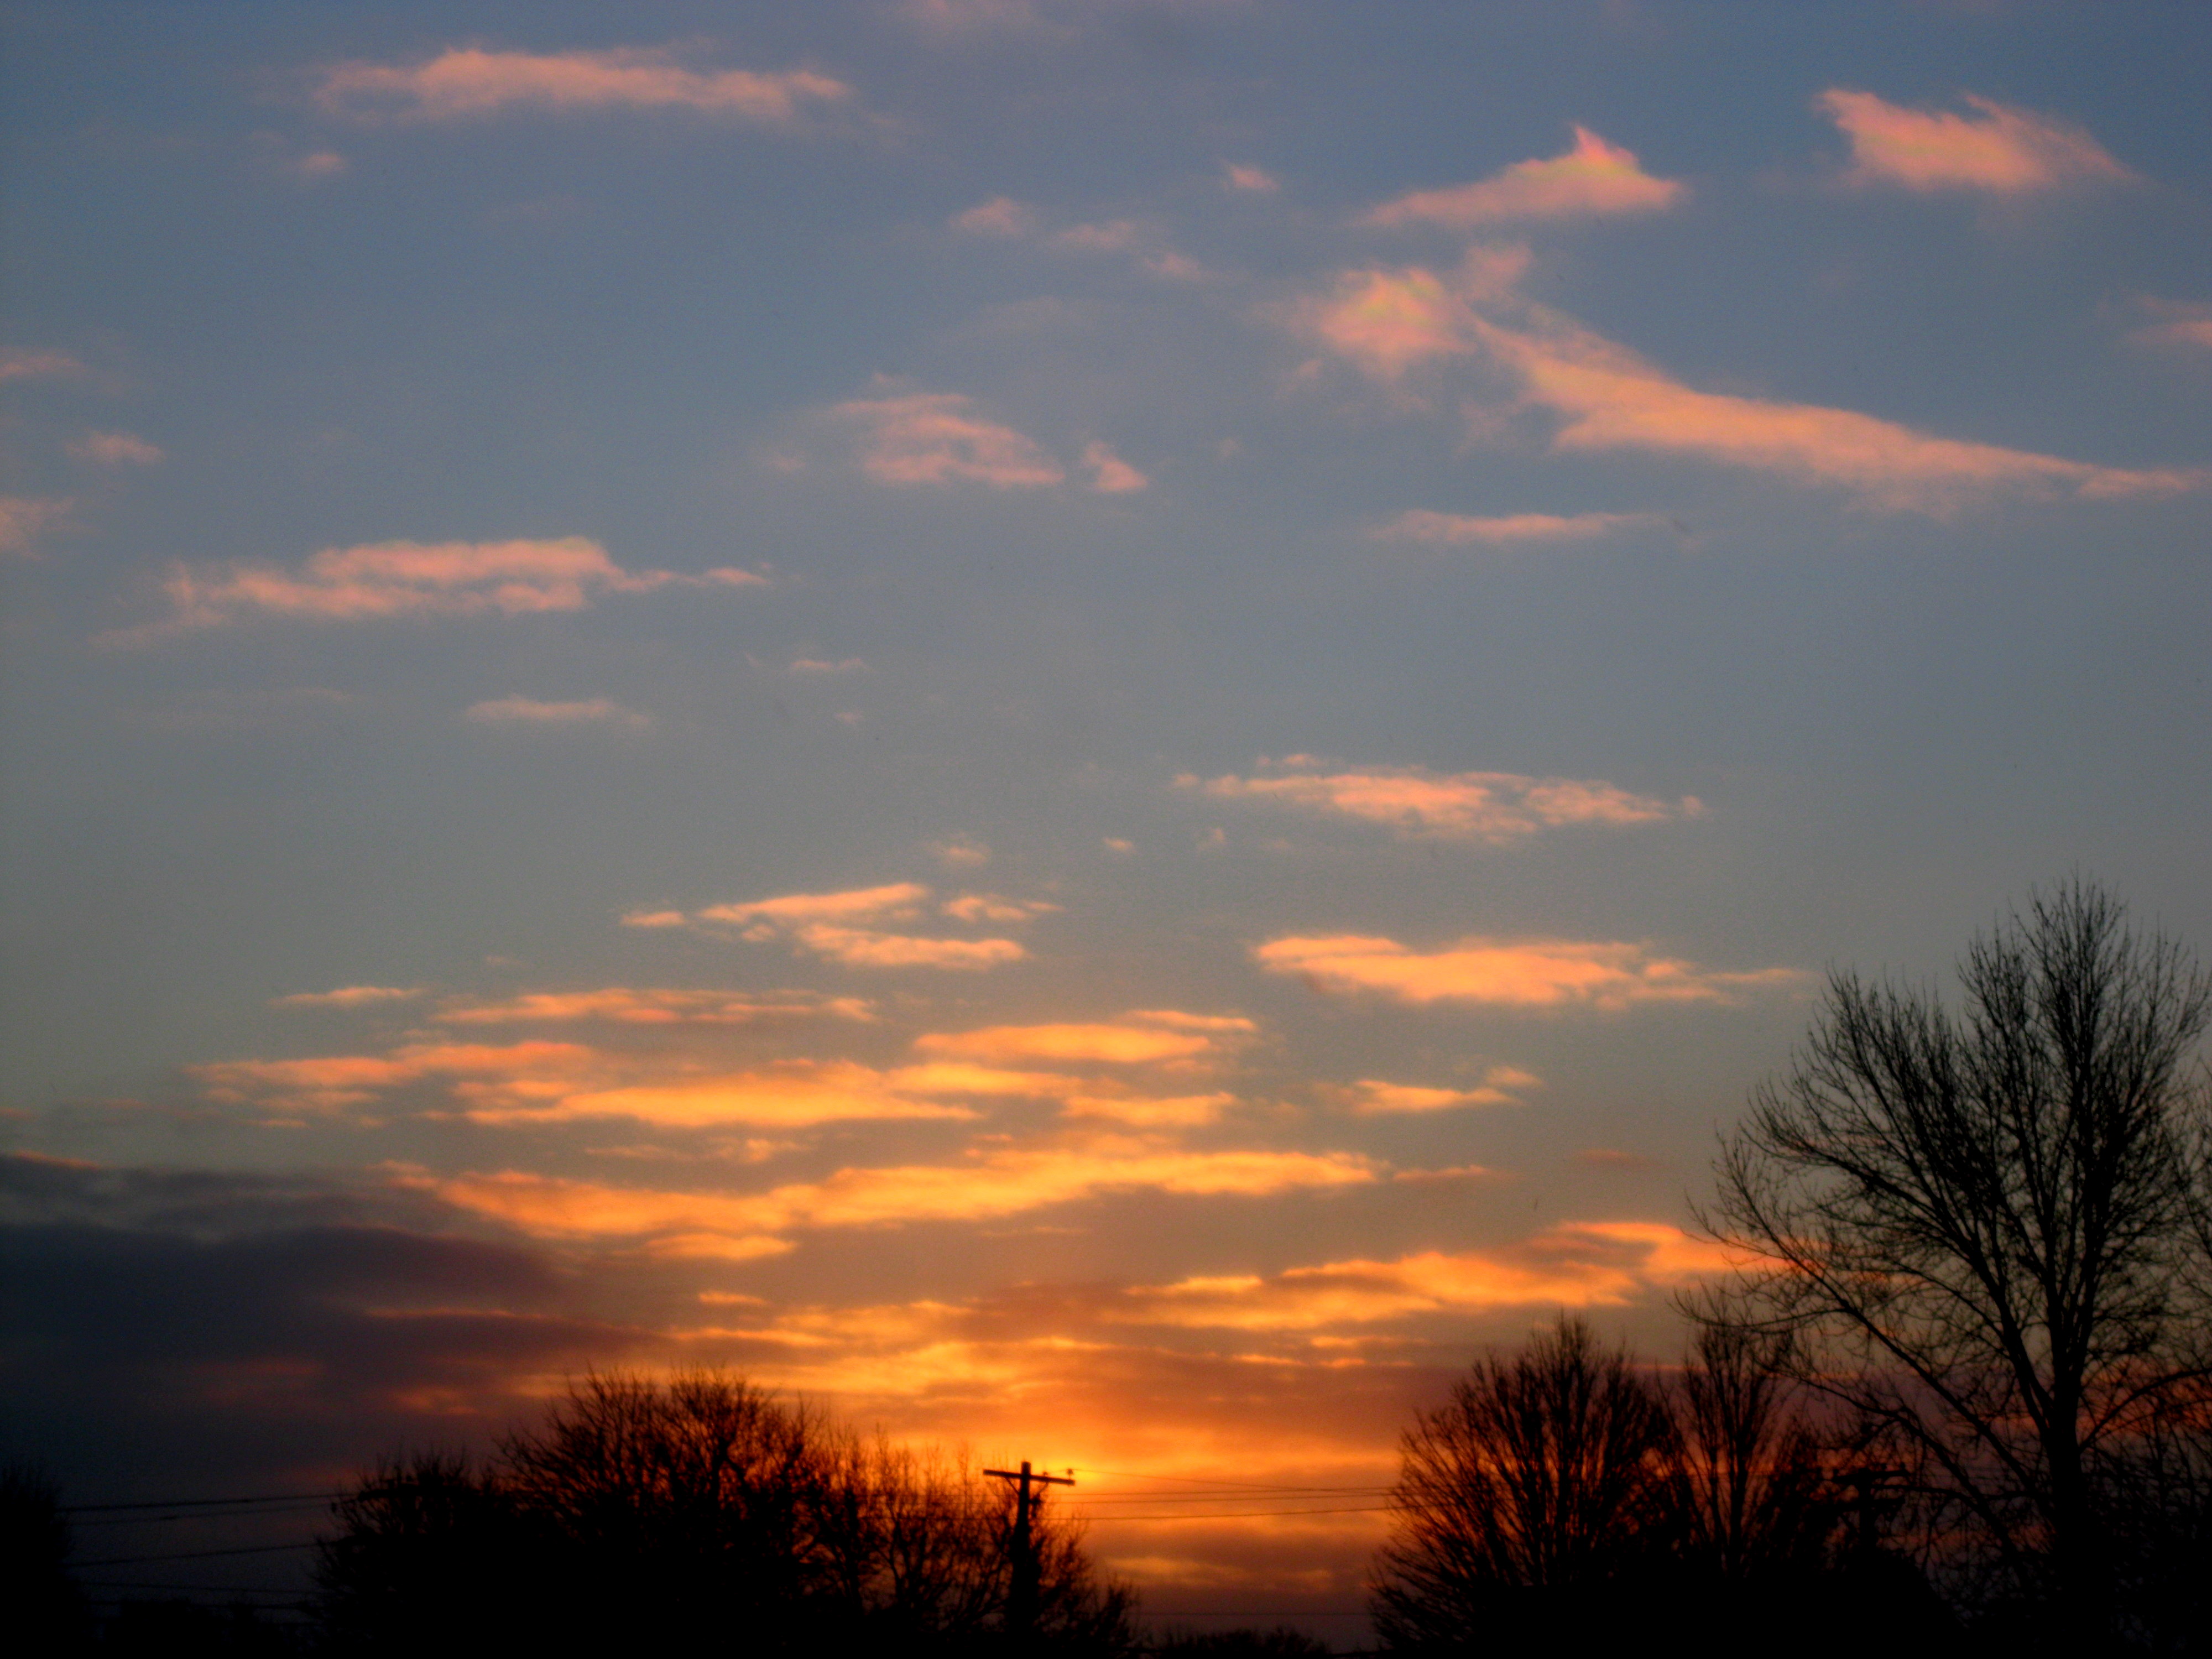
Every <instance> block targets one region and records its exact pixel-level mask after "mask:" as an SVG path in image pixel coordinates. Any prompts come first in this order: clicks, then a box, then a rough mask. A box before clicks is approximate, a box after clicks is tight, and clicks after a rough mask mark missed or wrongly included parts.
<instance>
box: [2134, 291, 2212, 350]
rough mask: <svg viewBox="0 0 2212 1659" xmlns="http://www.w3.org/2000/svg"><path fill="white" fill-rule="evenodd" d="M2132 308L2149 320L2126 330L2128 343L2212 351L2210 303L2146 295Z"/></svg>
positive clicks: (2160, 347)
mask: <svg viewBox="0 0 2212 1659" xmlns="http://www.w3.org/2000/svg"><path fill="white" fill-rule="evenodd" d="M2132 309H2134V310H2135V311H2136V313H2139V314H2140V315H2142V316H2144V317H2147V318H2149V319H2151V320H2150V321H2148V322H2146V323H2144V324H2143V325H2142V326H2140V327H2138V328H2135V329H2131V330H2130V331H2129V333H2128V340H2129V343H2130V344H2133V345H2139V346H2150V347H2153V348H2155V349H2166V348H2170V347H2175V346H2179V347H2180V348H2181V349H2183V350H2185V351H2199V350H2212V305H2205V304H2202V303H2192V302H2191V301H2185V300H2156V299H2152V298H2150V297H2149V296H2148V295H2145V296H2143V297H2142V298H2139V299H2137V300H2136V301H2135V303H2134V305H2133V307H2132Z"/></svg>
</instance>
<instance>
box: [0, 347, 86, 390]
mask: <svg viewBox="0 0 2212 1659" xmlns="http://www.w3.org/2000/svg"><path fill="white" fill-rule="evenodd" d="M83 373H85V367H84V364H83V362H82V361H81V360H79V359H78V358H77V357H76V356H75V355H74V354H73V353H70V352H67V351H55V350H52V349H37V348H24V347H21V346H17V347H10V348H0V382H4V381H8V380H69V379H70V378H72V377H74V376H76V375H79V374H83Z"/></svg>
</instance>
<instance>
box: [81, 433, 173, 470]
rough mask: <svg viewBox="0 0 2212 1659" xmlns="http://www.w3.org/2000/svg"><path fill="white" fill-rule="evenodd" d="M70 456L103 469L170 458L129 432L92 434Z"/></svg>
mask: <svg viewBox="0 0 2212 1659" xmlns="http://www.w3.org/2000/svg"><path fill="white" fill-rule="evenodd" d="M69 453H70V454H72V455H74V456H76V458H77V459H79V460H81V461H92V462H94V463H96V464H98V465H101V466H123V465H131V466H151V465H154V464H155V462H156V461H161V460H166V459H167V455H166V454H165V453H164V452H163V451H162V450H161V448H160V447H159V446H157V445H155V444H149V443H148V442H147V441H145V440H144V439H143V438H141V437H137V436H135V435H132V434H131V433H128V432H88V433H86V434H85V435H84V436H83V438H82V439H81V440H80V441H77V442H76V443H73V444H71V445H70V447H69Z"/></svg>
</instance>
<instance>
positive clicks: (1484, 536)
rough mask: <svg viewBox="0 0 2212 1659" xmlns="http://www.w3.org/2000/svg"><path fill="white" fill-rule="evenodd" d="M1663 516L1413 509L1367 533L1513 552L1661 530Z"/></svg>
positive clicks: (1382, 539) (1377, 537) (1393, 539)
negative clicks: (1490, 513)
mask: <svg viewBox="0 0 2212 1659" xmlns="http://www.w3.org/2000/svg"><path fill="white" fill-rule="evenodd" d="M1669 522H1670V520H1668V517H1667V515H1666V514H1665V513H1502V514H1497V515H1493V516H1489V517H1485V516H1482V515H1480V514H1471V513H1431V512H1428V511H1426V510H1425V509H1423V508H1419V507H1416V508H1413V509H1411V510H1409V511H1407V512H1404V513H1400V514H1398V516H1397V517H1396V518H1395V519H1391V520H1389V521H1387V522H1386V523H1383V524H1379V525H1377V526H1375V528H1374V529H1372V530H1370V531H1369V532H1367V534H1368V538H1369V539H1370V540H1372V541H1378V542H1420V543H1424V544H1427V545H1429V546H1431V547H1514V546H1519V545H1522V544H1526V543H1530V542H1587V541H1595V540H1596V539H1597V538H1599V537H1601V536H1610V535H1613V534H1615V533H1617V532H1621V531H1625V530H1651V529H1657V528H1660V527H1662V526H1665V525H1667V524H1668V523H1669Z"/></svg>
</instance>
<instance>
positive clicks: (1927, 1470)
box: [1705, 879, 2212, 1644]
mask: <svg viewBox="0 0 2212 1659" xmlns="http://www.w3.org/2000/svg"><path fill="white" fill-rule="evenodd" d="M1959 971H1960V982H1961V987H1962V989H1963V991H1964V993H1965V995H1964V999H1963V1001H1962V1003H1961V1004H1960V1006H1958V1007H1956V1008H1955V1009H1954V1008H1953V1007H1950V1006H1946V1005H1945V1004H1943V1003H1942V1002H1941V1001H1940V1000H1938V999H1937V998H1936V996H1935V995H1934V994H1930V993H1929V992H1925V991H1922V990H1917V989H1912V988H1906V987H1898V986H1895V985H1892V984H1887V983H1882V984H1870V983H1868V982H1866V981H1862V980H1861V979H1859V978H1858V977H1857V976H1856V975H1850V974H1840V975H1836V976H1835V977H1833V978H1832V981H1831V982H1830V984H1829V987H1828V993H1827V996H1826V1003H1825V1006H1824V1007H1823V1008H1822V1010H1821V1012H1820V1017H1819V1018H1818V1019H1817V1020H1816V1022H1815V1023H1814V1027H1813V1030H1812V1032H1811V1035H1810V1036H1809V1037H1808V1039H1807V1041H1806V1043H1805V1045H1804V1047H1803V1048H1802V1050H1801V1052H1800V1053H1799V1054H1797V1056H1796V1061H1795V1063H1794V1065H1793V1066H1792V1067H1791V1069H1790V1072H1789V1073H1787V1075H1785V1076H1784V1077H1783V1078H1781V1079H1778V1080H1776V1081H1771V1082H1769V1083H1767V1084H1765V1085H1762V1086H1761V1087H1760V1088H1759V1089H1758V1090H1757V1091H1755V1093H1754V1094H1753V1099H1752V1105H1751V1110H1750V1113H1749V1115H1747V1118H1746V1119H1745V1121H1743V1122H1742V1124H1741V1126H1740V1127H1738V1128H1737V1129H1736V1130H1735V1133H1734V1134H1733V1135H1732V1136H1731V1137H1730V1138H1729V1139H1728V1140H1727V1142H1726V1143H1725V1145H1724V1148H1723V1152H1722V1155H1721V1158H1720V1160H1719V1163H1718V1165H1717V1175H1718V1178H1719V1196H1718V1199H1717V1202H1716V1203H1715V1205H1714V1206H1713V1208H1712V1210H1711V1212H1710V1214H1709V1215H1708V1216H1707V1217H1706V1218H1705V1219H1706V1224H1707V1225H1708V1227H1709V1228H1710V1229H1711V1231H1714V1232H1715V1233H1716V1234H1717V1236H1718V1237H1721V1238H1723V1239H1724V1240H1725V1241H1727V1242H1728V1243H1730V1244H1732V1245H1733V1246H1735V1248H1736V1249H1739V1250H1740V1251H1741V1253H1742V1255H1743V1256H1744V1258H1745V1260H1746V1262H1747V1265H1746V1266H1745V1267H1744V1268H1743V1270H1742V1271H1741V1273H1740V1274H1739V1275H1738V1277H1737V1279H1736V1281H1735V1284H1734V1285H1733V1286H1732V1287H1731V1291H1730V1292H1729V1295H1728V1296H1727V1297H1725V1298H1724V1300H1723V1304H1721V1307H1720V1312H1719V1317H1720V1318H1721V1319H1722V1320H1723V1322H1728V1323H1732V1324H1734V1325H1735V1326H1737V1327H1739V1328H1744V1329H1747V1330H1751V1331H1757V1332H1765V1333H1771V1334H1788V1335H1790V1337H1791V1338H1792V1339H1793V1340H1794V1349H1793V1351H1794V1352H1796V1355H1797V1356H1798V1366H1799V1375H1800V1376H1801V1377H1802V1379H1803V1380H1804V1381H1805V1382H1807V1383H1809V1384H1810V1385H1812V1386H1814V1387H1816V1388H1820V1389H1825V1390H1826V1391H1827V1392H1829V1393H1830V1394H1832V1395H1834V1396H1836V1397H1837V1398H1838V1399H1839V1400H1840V1401H1843V1402H1844V1403H1845V1404H1847V1405H1848V1406H1849V1407H1851V1408H1853V1410H1854V1411H1855V1412H1856V1413H1858V1415H1859V1416H1860V1418H1861V1419H1862V1420H1863V1422H1865V1423H1868V1424H1869V1425H1873V1426H1874V1427H1875V1428H1876V1429H1877V1430H1878V1431H1880V1432H1881V1433H1882V1434H1884V1435H1886V1436H1887V1437H1890V1438H1891V1439H1892V1440H1893V1442H1894V1443H1896V1444H1897V1445H1898V1446H1899V1448H1900V1449H1901V1450H1902V1452H1903V1453H1904V1454H1905V1460H1904V1461H1905V1462H1909V1463H1911V1465H1913V1466H1914V1467H1916V1468H1918V1469H1919V1470H1921V1471H1923V1475H1922V1476H1921V1478H1920V1486H1921V1490H1922V1492H1923V1495H1924V1496H1926V1497H1927V1498H1929V1499H1930V1500H1931V1507H1930V1508H1929V1510H1928V1511H1927V1516H1928V1518H1929V1521H1930V1522H1934V1523H1938V1524H1941V1525H1943V1526H1948V1527H1949V1528H1953V1529H1954V1531H1953V1535H1954V1537H1955V1538H1959V1539H1963V1540H1965V1541H1967V1542H1968V1543H1970V1544H1972V1545H1974V1546H1978V1552H1979V1558H1980V1559H1983V1560H1984V1562H1986V1563H1989V1564H1991V1565H1995V1566H1996V1567H1997V1568H1999V1569H2000V1570H2001V1571H2002V1577H2003V1582H2005V1583H2007V1584H2008V1587H2009V1591H2010V1593H2011V1594H2013V1595H2033V1596H2036V1597H2042V1598H2049V1599H2051V1600H2053V1601H2056V1602H2057V1606H2058V1607H2059V1608H2060V1610H2061V1617H2060V1621H2059V1627H2060V1628H2062V1629H2063V1630H2064V1631H2065V1632H2067V1635H2068V1639H2069V1640H2071V1641H2074V1642H2075V1643H2077V1644H2079V1643H2082V1642H2088V1643H2091V1644H2093V1643H2094V1642H2095V1641H2097V1640H2099V1639H2101V1633H2102V1631H2103V1628H2104V1627H2105V1626H2106V1623H2107V1621H2108V1620H2109V1619H2110V1617H2111V1611H2110V1607H2109V1605H2108V1596H2109V1590H2110V1586H2111V1583H2112V1576H2113V1575H2112V1562H2111V1561H2110V1560H2109V1559H2107V1552H2106V1548H2105V1547H2104V1541H2103V1537H2102V1534H2101V1530H2100V1512H2099V1511H2100V1505H2099V1497H2098V1494H2099V1491H2100V1474H2101V1473H2102V1472H2103V1471H2104V1470H2105V1469H2106V1468H2110V1467H2112V1466H2114V1465H2115V1464H2117V1463H2118V1462H2122V1461H2124V1459H2125V1457H2126V1456H2127V1455H2129V1454H2130V1449H2131V1448H2132V1447H2134V1446H2136V1445H2138V1444H2140V1443H2141V1441H2142V1433H2143V1431H2145V1430H2146V1429H2147V1427H2148V1425H2149V1424H2150V1423H2151V1421H2152V1420H2153V1419H2154V1418H2155V1417H2156V1415H2157V1414H2158V1413H2159V1412H2160V1410H2161V1409H2163V1408H2165V1407H2169V1406H2170V1405H2171V1404H2172V1402H2173V1401H2175V1399H2176V1398H2177V1396H2178V1395H2179V1393H2180V1392H2181V1391H2183V1390H2185V1389H2189V1388H2190V1387H2191V1386H2192V1385H2193V1384H2194V1383H2197V1381H2198V1380H2200V1379H2201V1378H2202V1377H2203V1375H2204V1372H2203V1361H2202V1358H2201V1356H2199V1355H2197V1353H2194V1352H2191V1349H2192V1346H2193V1345H2194V1343H2195V1341H2196V1340H2197V1337H2198V1336H2199V1334H2201V1333H2202V1331H2203V1318H2202V1316H2203V1311H2204V1304H2203V1297H2202V1291H2203V1285H2204V1283H2205V1279H2204V1274H2203V1267H2204V1261H2203V1257H2204V1250H2203V1240H2202V1238H2201V1237H2200V1231H2201V1230H2200V1229H2199V1228H2198V1226H2197V1223H2198V1222H2199V1221H2201V1219H2202V1217H2203V1204H2204V1198H2205V1193H2204V1188H2203V1173H2202V1171H2203V1166H2202V1163H2201V1160H2200V1159H2199V1158H2197V1156H2196V1153H2197V1149H2198V1148H2199V1147H2200V1146H2201V1145H2202V1141H2201V1135H2202V1125H2203V1115H2204V1108H2205V1098H2204V1091H2203V1086H2202V1084H2201V1080H2200V1079H2201V1074H2200V1073H2196V1072H2193V1071H2192V1069H2191V1066H2192V1054H2193V1052H2194V1050H2195V1048H2196V1045H2197V1041H2198V1039H2199V1037H2200V1036H2202V1034H2203V1031H2204V1030H2205V1027H2206V1023H2207V1018H2208V1015H2209V1014H2212V981H2208V980H2207V977H2206V975H2205V974H2204V973H2203V970H2202V969H2200V968H2199V967H2198V966H2197V963H2196V962H2195V960H2194V958H2193V957H2191V956H2190V955H2189V953H2188V952H2186V951H2185V950H2184V949H2183V948H2182V947H2181V946H2180V945H2177V944H2176V943H2174V942H2173V941H2172V940H2171V939H2166V938H2165V937H2163V936H2160V935H2158V934H2155V933H2153V934H2150V935H2147V936H2146V935H2142V934H2138V933H2136V932H2134V931H2133V930H2131V929H2130V927H2129V926H2128V923H2127V920H2126V916H2125V914H2124V909H2123V908H2122V907H2121V906H2120V905H2119V904H2118V903H2117V902H2115V901H2114V900H2113V899H2112V898H2111V897H2110V896H2107V895H2106V893H2105V892H2103V891H2102V890H2100V889H2099V888H2097V887H2096V886H2095V885H2093V884H2089V883H2087V882H2083V881H2081V880H2078V879H2077V880H2074V881H2070V882H2069V883H2066V884H2063V885H2061V886H2059V887H2057V889H2055V890H2051V891H2050V892H2048V893H2045V894H2039V895H2036V896H2033V897H2032V898H2031V901H2030V904H2029V907H2028V910H2027V915H2025V916H2022V915H2018V914H2015V915H2012V916H2011V917H2010V918H2009V919H2008V921H2007V922H2005V923H2004V924H2003V925H2002V926H2001V927H1998V928H1997V929H1996V931H1995V932H1994V933H1991V934H1990V935H1989V936H1986V937H1984V938H1982V939H1978V940H1977V941H1976V942H1975V943H1974V944H1973V945H1972V947H1971V948H1970V949H1969V950H1968V951H1967V953H1966V957H1965V959H1964V961H1963V962H1962V963H1961V964H1960V970H1959Z"/></svg>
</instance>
